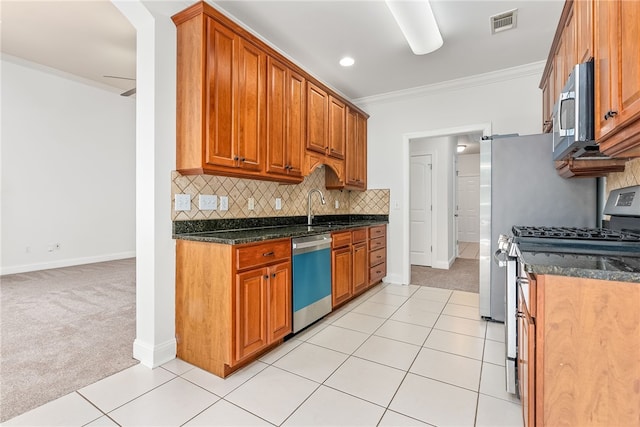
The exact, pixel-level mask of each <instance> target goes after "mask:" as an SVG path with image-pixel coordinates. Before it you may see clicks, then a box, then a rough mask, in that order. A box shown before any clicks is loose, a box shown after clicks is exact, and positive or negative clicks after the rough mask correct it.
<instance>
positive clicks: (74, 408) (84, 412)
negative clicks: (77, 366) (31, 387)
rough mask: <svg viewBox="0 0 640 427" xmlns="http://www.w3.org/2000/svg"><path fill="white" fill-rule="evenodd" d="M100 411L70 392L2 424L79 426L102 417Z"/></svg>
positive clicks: (32, 426)
mask: <svg viewBox="0 0 640 427" xmlns="http://www.w3.org/2000/svg"><path fill="white" fill-rule="evenodd" d="M102 415H103V414H102V412H100V411H99V410H97V409H96V408H95V407H94V406H93V405H91V404H90V403H89V402H87V401H86V400H85V399H83V398H82V396H80V395H79V394H78V393H70V394H67V395H65V396H62V397H60V398H58V399H56V400H52V401H51V402H49V403H46V404H44V405H42V406H39V407H37V408H35V409H32V410H31V411H29V412H26V413H24V414H22V415H18V416H17V417H15V418H12V419H10V420H8V421H6V422H4V423H2V425H3V426H31V427H35V426H72V425H76V426H81V425H84V424H87V423H89V422H91V421H93V420H97V419H98V418H100V417H102Z"/></svg>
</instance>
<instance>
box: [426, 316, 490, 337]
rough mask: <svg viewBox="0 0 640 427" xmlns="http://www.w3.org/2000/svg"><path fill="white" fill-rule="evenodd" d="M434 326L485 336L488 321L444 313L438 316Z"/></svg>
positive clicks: (445, 329)
mask: <svg viewBox="0 0 640 427" xmlns="http://www.w3.org/2000/svg"><path fill="white" fill-rule="evenodd" d="M433 327H434V329H440V330H443V331H449V332H456V333H458V334H464V335H471V336H474V337H478V338H484V335H485V333H486V329H487V322H486V321H485V320H472V319H463V318H462V317H454V316H447V315H445V314H443V315H441V316H440V317H439V318H438V321H437V322H436V324H435V325H434V326H433Z"/></svg>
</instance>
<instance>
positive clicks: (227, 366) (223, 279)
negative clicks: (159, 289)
mask: <svg viewBox="0 0 640 427" xmlns="http://www.w3.org/2000/svg"><path fill="white" fill-rule="evenodd" d="M291 316H292V313H291V239H279V240H274V241H267V242H264V243H251V244H245V245H224V244H216V243H209V242H198V241H187V240H178V241H177V242H176V340H177V342H178V353H177V356H178V357H179V358H180V359H182V360H184V361H186V362H189V363H191V364H193V365H196V366H198V367H200V368H202V369H204V370H207V371H209V372H212V373H214V374H215V375H218V376H220V377H226V376H227V375H229V374H230V373H232V372H233V371H234V370H236V369H238V368H239V367H241V366H243V365H245V364H246V363H248V362H250V361H251V360H254V359H255V358H256V357H258V356H259V355H260V354H261V353H263V352H264V351H266V350H268V349H269V348H271V347H273V346H275V345H277V344H279V343H281V342H282V340H283V338H284V337H285V336H286V335H288V334H289V333H291V331H292V323H291Z"/></svg>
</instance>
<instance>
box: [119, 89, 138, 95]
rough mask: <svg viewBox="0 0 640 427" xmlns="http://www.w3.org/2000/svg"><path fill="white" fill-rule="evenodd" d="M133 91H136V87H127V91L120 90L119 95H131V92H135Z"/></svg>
mask: <svg viewBox="0 0 640 427" xmlns="http://www.w3.org/2000/svg"><path fill="white" fill-rule="evenodd" d="M135 93H136V88H135V87H134V88H133V89H129V90H128V91H126V92H122V93H121V94H120V96H131V95H133V94H135Z"/></svg>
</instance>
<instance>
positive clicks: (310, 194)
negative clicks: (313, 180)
mask: <svg viewBox="0 0 640 427" xmlns="http://www.w3.org/2000/svg"><path fill="white" fill-rule="evenodd" d="M313 193H318V194H320V201H321V202H322V204H323V205H324V204H326V202H325V201H324V195H323V194H322V191H320V190H318V189H317V188H314V189H313V190H309V194H307V225H311V220H312V219H313V215H311V196H312V195H313Z"/></svg>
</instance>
